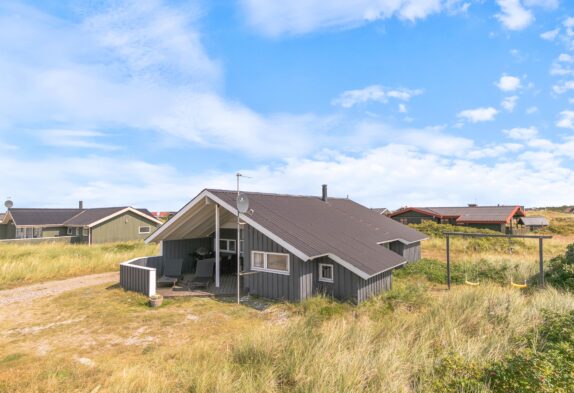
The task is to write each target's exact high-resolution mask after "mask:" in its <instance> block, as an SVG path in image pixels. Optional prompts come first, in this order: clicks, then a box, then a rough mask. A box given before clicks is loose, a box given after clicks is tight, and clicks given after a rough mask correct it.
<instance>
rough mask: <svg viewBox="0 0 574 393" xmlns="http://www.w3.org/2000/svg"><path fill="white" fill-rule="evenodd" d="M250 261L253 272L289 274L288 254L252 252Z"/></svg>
mask: <svg viewBox="0 0 574 393" xmlns="http://www.w3.org/2000/svg"><path fill="white" fill-rule="evenodd" d="M251 261H252V263H251V268H252V269H253V270H260V271H266V272H271V273H279V274H289V254H279V253H275V252H262V251H253V252H252V253H251Z"/></svg>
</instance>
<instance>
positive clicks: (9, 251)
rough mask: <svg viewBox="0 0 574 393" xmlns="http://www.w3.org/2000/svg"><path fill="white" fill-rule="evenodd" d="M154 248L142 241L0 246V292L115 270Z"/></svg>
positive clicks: (155, 251) (155, 248)
mask: <svg viewBox="0 0 574 393" xmlns="http://www.w3.org/2000/svg"><path fill="white" fill-rule="evenodd" d="M158 251H159V248H158V246H157V245H145V244H144V243H143V242H129V243H113V244H99V245H92V246H87V245H71V244H66V245H63V244H57V243H52V244H28V245H25V244H2V245H0V289H7V288H13V287H17V286H21V285H27V284H33V283H37V282H42V281H47V280H54V279H62V278H67V277H75V276H81V275H85V274H95V273H103V272H110V271H115V270H118V266H119V263H120V262H123V261H126V260H129V259H131V258H136V257H139V256H145V255H157V253H158Z"/></svg>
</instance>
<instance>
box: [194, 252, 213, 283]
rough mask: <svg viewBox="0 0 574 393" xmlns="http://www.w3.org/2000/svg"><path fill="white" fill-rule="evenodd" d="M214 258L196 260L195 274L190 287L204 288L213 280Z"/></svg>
mask: <svg viewBox="0 0 574 393" xmlns="http://www.w3.org/2000/svg"><path fill="white" fill-rule="evenodd" d="M214 266H215V258H208V259H200V260H199V261H197V267H196V269H195V276H194V277H193V279H192V280H191V287H192V288H194V287H201V288H206V287H207V286H209V284H211V282H212V281H213V273H214V269H213V268H214Z"/></svg>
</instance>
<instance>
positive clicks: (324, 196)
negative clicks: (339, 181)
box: [321, 184, 327, 202]
mask: <svg viewBox="0 0 574 393" xmlns="http://www.w3.org/2000/svg"><path fill="white" fill-rule="evenodd" d="M322 189H323V192H322V195H321V199H322V200H323V202H327V185H326V184H323V187H322Z"/></svg>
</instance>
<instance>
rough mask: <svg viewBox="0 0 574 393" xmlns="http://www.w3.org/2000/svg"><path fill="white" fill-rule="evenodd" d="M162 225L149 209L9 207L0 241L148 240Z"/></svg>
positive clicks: (0, 232)
mask: <svg viewBox="0 0 574 393" xmlns="http://www.w3.org/2000/svg"><path fill="white" fill-rule="evenodd" d="M160 225H161V222H160V221H159V220H157V219H156V218H154V217H153V216H152V215H151V213H150V212H149V211H147V210H146V209H134V208H132V207H103V208H94V209H84V208H78V209H28V208H10V209H8V211H7V212H6V214H5V215H4V217H3V219H2V221H0V239H30V238H51V237H63V236H70V237H73V238H74V242H79V243H89V244H95V243H107V242H118V241H127V240H137V239H142V240H143V239H145V238H147V237H148V236H149V235H151V234H152V233H153V232H154V231H155V230H156V229H157V228H158V227H159V226H160Z"/></svg>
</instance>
